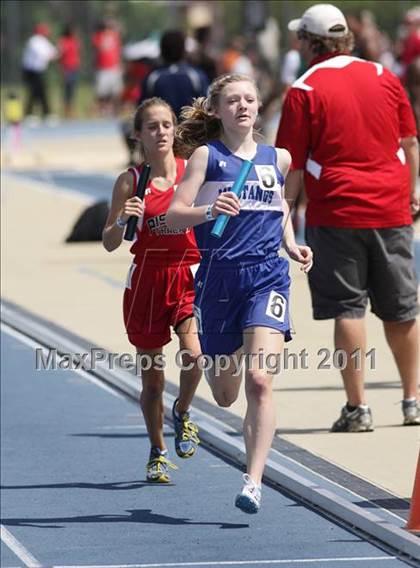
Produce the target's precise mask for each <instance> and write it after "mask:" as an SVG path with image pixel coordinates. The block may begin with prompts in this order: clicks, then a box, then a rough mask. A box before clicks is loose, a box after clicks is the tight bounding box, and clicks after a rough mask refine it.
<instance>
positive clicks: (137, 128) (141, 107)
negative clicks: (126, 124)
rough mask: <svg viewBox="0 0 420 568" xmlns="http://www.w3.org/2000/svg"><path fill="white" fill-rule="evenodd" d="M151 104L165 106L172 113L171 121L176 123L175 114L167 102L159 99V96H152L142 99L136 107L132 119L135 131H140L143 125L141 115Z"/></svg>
mask: <svg viewBox="0 0 420 568" xmlns="http://www.w3.org/2000/svg"><path fill="white" fill-rule="evenodd" d="M152 106H163V107H165V108H167V109H168V110H169V112H170V113H171V115H172V122H173V123H174V126H176V125H177V120H176V116H175V113H174V111H173V110H172V107H171V105H170V104H168V103H167V102H166V101H164V100H163V99H161V98H160V97H152V98H150V99H146V100H144V101H143V102H142V103H141V104H140V105H139V106H138V107H137V108H136V112H135V115H134V121H133V127H134V130H135V131H137V132H140V130H141V129H142V127H143V115H144V113H145V112H146V110H148V109H149V108H150V107H152Z"/></svg>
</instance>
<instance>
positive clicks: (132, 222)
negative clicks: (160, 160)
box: [124, 164, 151, 241]
mask: <svg viewBox="0 0 420 568" xmlns="http://www.w3.org/2000/svg"><path fill="white" fill-rule="evenodd" d="M150 170H151V168H150V166H149V164H144V166H143V167H142V169H141V173H140V175H139V181H138V183H137V189H136V197H140V199H143V197H144V192H145V191H146V186H147V182H148V181H149V176H150ZM138 220H139V218H138V217H136V215H131V217H130V218H129V219H128V223H127V227H126V229H125V235H124V239H125V240H126V241H132V240H133V238H134V233H135V232H136V227H137V223H138Z"/></svg>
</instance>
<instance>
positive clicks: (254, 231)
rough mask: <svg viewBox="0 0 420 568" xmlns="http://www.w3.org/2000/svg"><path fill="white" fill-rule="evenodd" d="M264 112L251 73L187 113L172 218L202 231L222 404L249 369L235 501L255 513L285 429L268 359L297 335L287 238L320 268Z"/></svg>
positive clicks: (202, 288)
mask: <svg viewBox="0 0 420 568" xmlns="http://www.w3.org/2000/svg"><path fill="white" fill-rule="evenodd" d="M258 107H259V94H258V90H257V87H256V85H255V83H254V81H253V80H252V79H251V78H250V77H248V76H246V75H223V76H221V77H219V78H218V79H216V80H215V81H213V83H212V84H211V86H210V89H209V95H208V97H207V98H205V99H203V98H201V99H197V100H196V101H195V103H194V105H193V107H189V108H188V109H186V111H184V119H185V120H184V121H183V122H182V124H181V126H180V127H179V128H178V131H177V135H176V145H177V146H178V148H181V149H182V150H183V152H184V153H185V154H186V155H190V154H191V158H190V160H189V163H188V166H187V169H186V172H185V174H184V177H183V179H182V182H181V183H180V185H179V186H178V189H177V191H176V193H175V196H174V198H173V200H172V203H171V206H170V208H169V210H168V213H167V219H166V220H167V224H168V226H169V227H171V228H178V229H181V228H185V227H192V226H194V227H195V234H196V240H197V244H198V246H199V248H200V251H201V254H202V261H201V264H200V268H199V270H198V272H197V274H196V280H195V287H196V299H195V305H194V310H195V315H196V319H197V323H198V328H199V336H200V343H201V348H202V352H203V354H206V355H208V356H210V357H212V358H213V360H214V361H215V362H216V359H217V358H219V359H220V360H221V355H224V356H225V357H224V359H223V369H224V370H220V368H219V367H222V365H219V367H217V366H216V365H214V367H213V368H212V369H211V370H209V371H208V372H207V373H206V375H207V380H208V381H209V384H210V387H211V389H212V392H213V396H214V398H215V400H216V402H217V403H218V404H219V405H220V406H225V407H227V406H230V405H231V404H232V403H233V402H234V401H235V400H236V398H237V396H238V392H239V387H240V383H241V379H242V372H241V371H240V367H242V366H244V367H245V390H246V397H247V403H248V405H247V412H246V416H245V420H244V438H245V445H246V451H247V473H246V474H245V475H244V486H243V489H242V491H241V492H240V493H239V494H238V495H237V497H236V501H235V504H236V506H237V507H239V508H240V509H242V510H243V511H245V512H247V513H256V512H257V511H258V509H259V507H260V501H261V479H262V475H263V470H264V466H265V461H266V459H267V455H268V452H269V450H270V447H271V443H272V440H273V436H274V431H275V409H274V402H273V395H272V379H273V372H272V371H271V372H270V368H269V366H268V365H267V356H268V355H270V354H273V355H278V354H279V353H280V352H281V351H282V349H283V343H284V340H286V341H287V340H289V339H290V323H289V311H288V306H289V285H290V278H289V274H288V262H287V260H285V259H284V258H281V257H280V256H279V254H278V251H279V249H280V246H281V242H282V240H283V246H284V248H285V249H286V251H287V252H288V254H289V256H290V257H291V258H292V259H294V260H296V261H297V262H299V263H301V265H302V270H304V271H305V272H307V271H308V270H309V269H310V268H311V265H312V252H311V250H310V248H309V247H306V246H299V245H297V244H296V242H295V238H294V234H293V228H292V225H291V222H290V220H289V209H288V206H287V203H286V201H285V200H284V198H283V186H284V178H285V176H286V174H287V171H288V168H289V165H290V161H291V158H290V154H289V153H288V152H287V150H284V149H276V148H273V147H271V146H266V145H263V144H257V143H256V142H255V140H254V137H253V127H254V123H255V120H256V118H257V114H258ZM243 160H251V161H252V162H253V167H252V169H251V171H250V173H249V175H248V178H247V181H246V183H245V186H244V188H243V190H242V193H241V195H240V197H239V198H238V197H237V196H236V195H235V194H234V193H232V192H231V191H229V190H230V189H231V187H232V185H233V182H234V181H235V179H236V178H237V177H238V174H239V171H240V168H241V166H242V164H243ZM222 213H224V214H226V215H229V217H230V219H229V223H228V225H227V227H226V229H225V231H224V233H223V236H222V237H221V238H217V237H214V236H212V235H211V230H212V227H213V225H214V223H213V221H214V219H215V218H216V217H217V216H218V215H219V214H222ZM228 356H229V357H228ZM226 360H227V362H228V364H225V362H226Z"/></svg>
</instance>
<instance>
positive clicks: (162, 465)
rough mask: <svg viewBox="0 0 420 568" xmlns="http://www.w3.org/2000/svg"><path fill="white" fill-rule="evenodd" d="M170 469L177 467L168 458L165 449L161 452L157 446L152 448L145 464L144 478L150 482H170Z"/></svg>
mask: <svg viewBox="0 0 420 568" xmlns="http://www.w3.org/2000/svg"><path fill="white" fill-rule="evenodd" d="M170 469H178V468H177V466H176V465H175V464H174V463H172V462H171V461H169V460H168V458H167V450H165V451H163V452H162V451H161V450H160V449H159V448H152V449H151V450H150V457H149V461H148V462H147V465H146V480H147V481H149V482H150V483H170V482H171V477H170V475H169V470H170Z"/></svg>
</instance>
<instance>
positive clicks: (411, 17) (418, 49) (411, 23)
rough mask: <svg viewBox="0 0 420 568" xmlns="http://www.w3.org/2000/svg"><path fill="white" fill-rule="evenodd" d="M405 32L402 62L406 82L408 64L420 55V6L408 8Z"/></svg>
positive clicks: (402, 73) (402, 45) (403, 77)
mask: <svg viewBox="0 0 420 568" xmlns="http://www.w3.org/2000/svg"><path fill="white" fill-rule="evenodd" d="M403 33H404V38H403V39H402V43H401V53H400V63H401V66H402V69H401V75H402V80H403V82H405V80H406V72H407V68H408V66H409V65H410V63H411V62H412V61H414V60H415V59H416V58H417V57H420V6H416V7H415V8H412V9H411V10H408V12H407V13H406V15H405V18H404V32H403Z"/></svg>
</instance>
